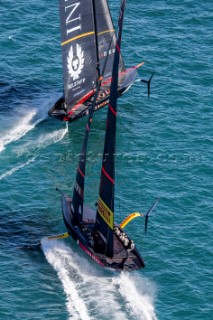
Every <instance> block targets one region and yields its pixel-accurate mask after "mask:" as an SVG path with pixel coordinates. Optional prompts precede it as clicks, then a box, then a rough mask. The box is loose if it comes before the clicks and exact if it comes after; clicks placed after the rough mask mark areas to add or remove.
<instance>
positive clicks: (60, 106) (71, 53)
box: [49, 0, 143, 122]
mask: <svg viewBox="0 0 213 320" xmlns="http://www.w3.org/2000/svg"><path fill="white" fill-rule="evenodd" d="M59 11H60V25H61V47H62V62H63V79H64V94H63V96H62V97H61V98H60V99H59V100H58V101H57V102H56V103H55V104H54V106H53V107H52V108H51V109H50V110H49V115H51V116H53V117H56V118H58V119H60V120H63V121H69V122H72V121H74V120H76V119H78V118H80V117H82V116H85V115H87V114H88V110H89V108H91V106H92V104H93V101H94V95H95V92H96V90H97V82H98V79H99V78H100V75H102V81H101V86H100V88H99V92H98V96H97V98H96V101H95V106H94V111H96V110H98V109H100V108H102V107H103V106H105V105H106V104H107V103H108V102H109V95H110V86H111V78H112V66H113V61H114V55H115V50H116V49H115V45H116V34H115V30H114V26H113V22H112V18H111V14H110V10H109V6H108V2H107V0H78V1H77V0H59ZM119 56H120V59H119V66H118V84H117V96H118V97H119V96H121V95H122V94H124V93H125V92H126V91H127V90H128V89H129V88H130V86H131V85H132V84H133V83H134V80H135V78H136V76H137V69H138V68H139V67H140V66H141V65H142V64H143V63H141V64H139V65H137V66H134V67H132V68H129V69H126V67H125V65H124V61H123V58H122V55H121V53H120V52H119Z"/></svg>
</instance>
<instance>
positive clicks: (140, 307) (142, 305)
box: [118, 273, 157, 320]
mask: <svg viewBox="0 0 213 320" xmlns="http://www.w3.org/2000/svg"><path fill="white" fill-rule="evenodd" d="M140 282H141V281H138V279H136V278H134V276H132V275H130V274H127V273H121V275H120V277H119V278H118V283H119V287H120V289H119V291H120V293H121V295H122V296H123V298H124V299H125V300H126V306H127V308H128V309H129V312H130V315H131V318H133V319H135V320H136V319H144V320H157V317H156V314H155V310H154V307H153V301H152V300H153V298H152V295H153V294H150V293H149V294H148V293H145V292H140V291H141V289H140V288H137V285H138V283H140ZM136 283H137V284H136ZM141 285H143V287H145V288H147V284H145V283H141V284H140V286H141ZM148 287H150V284H148ZM149 289H150V288H149Z"/></svg>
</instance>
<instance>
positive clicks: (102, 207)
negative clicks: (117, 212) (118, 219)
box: [98, 197, 113, 229]
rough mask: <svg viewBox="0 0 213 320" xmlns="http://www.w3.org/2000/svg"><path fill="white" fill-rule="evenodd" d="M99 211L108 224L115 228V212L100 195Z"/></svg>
mask: <svg viewBox="0 0 213 320" xmlns="http://www.w3.org/2000/svg"><path fill="white" fill-rule="evenodd" d="M98 213H99V214H100V216H101V217H102V218H103V220H104V221H105V222H106V223H107V224H108V226H109V227H110V228H111V229H113V212H112V211H111V210H110V209H109V208H108V206H107V205H106V203H104V202H103V200H102V199H101V198H100V197H99V200H98Z"/></svg>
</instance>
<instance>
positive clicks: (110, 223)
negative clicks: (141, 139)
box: [96, 0, 125, 257]
mask: <svg viewBox="0 0 213 320" xmlns="http://www.w3.org/2000/svg"><path fill="white" fill-rule="evenodd" d="M124 9H125V0H122V2H121V8H120V15H119V21H118V37H117V43H116V46H115V55H114V63H113V71H112V82H111V90H110V100H109V105H108V114H107V124H106V135H105V143H104V154H103V161H102V170H101V179H100V189H99V199H98V208H97V220H96V230H97V231H98V232H99V233H100V234H101V237H102V239H104V242H105V254H106V255H107V256H109V257H112V256H113V227H114V184H115V148H116V146H115V145H116V113H117V84H118V72H119V59H120V45H121V34H122V26H123V16H124Z"/></svg>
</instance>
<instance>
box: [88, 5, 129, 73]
mask: <svg viewBox="0 0 213 320" xmlns="http://www.w3.org/2000/svg"><path fill="white" fill-rule="evenodd" d="M94 2H95V7H96V17H95V18H96V24H97V35H98V52H99V60H100V69H101V71H102V70H103V65H104V63H105V59H106V56H107V55H108V59H107V64H106V67H105V71H104V74H103V77H104V78H109V77H111V75H112V67H113V61H114V54H115V44H116V35H115V29H114V26H113V22H112V18H111V14H110V10H109V6H108V3H107V1H106V0H94ZM110 42H111V46H110V48H109V43H110ZM119 69H120V70H119V71H124V70H125V67H124V63H123V59H120V67H119Z"/></svg>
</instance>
